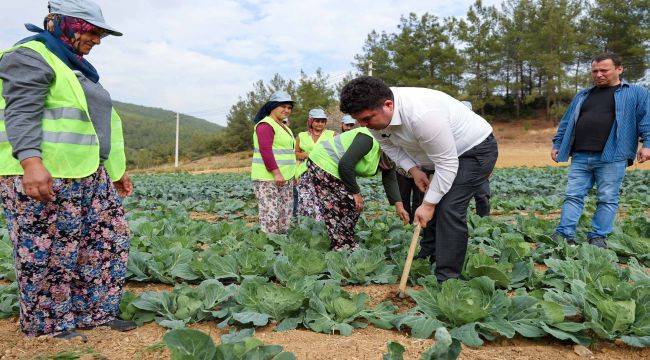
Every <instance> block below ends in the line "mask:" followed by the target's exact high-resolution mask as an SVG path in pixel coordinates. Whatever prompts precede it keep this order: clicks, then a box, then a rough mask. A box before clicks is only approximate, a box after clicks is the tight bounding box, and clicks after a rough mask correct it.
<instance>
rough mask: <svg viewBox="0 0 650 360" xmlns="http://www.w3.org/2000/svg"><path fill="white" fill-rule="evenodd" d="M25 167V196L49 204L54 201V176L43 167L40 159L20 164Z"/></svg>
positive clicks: (30, 159) (32, 158) (33, 158)
mask: <svg viewBox="0 0 650 360" xmlns="http://www.w3.org/2000/svg"><path fill="white" fill-rule="evenodd" d="M20 165H21V166H22V167H23V170H24V172H25V173H24V175H23V189H24V191H25V194H26V195H27V196H29V197H30V198H32V199H34V200H37V201H41V202H49V201H52V200H54V190H53V189H52V184H53V183H54V181H53V180H52V176H51V175H50V172H49V171H47V169H46V168H45V166H44V165H43V161H42V160H41V158H39V157H31V158H27V159H25V160H23V161H21V162H20Z"/></svg>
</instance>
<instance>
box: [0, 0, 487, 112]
mask: <svg viewBox="0 0 650 360" xmlns="http://www.w3.org/2000/svg"><path fill="white" fill-rule="evenodd" d="M95 1H96V2H97V3H99V4H100V5H101V6H102V9H103V13H104V16H105V18H106V20H107V22H108V23H109V24H111V25H113V26H115V27H116V28H118V29H120V30H121V31H122V32H124V34H125V35H124V36H123V37H121V38H114V37H109V38H106V39H104V40H103V41H104V42H103V44H102V45H101V46H99V47H97V48H96V49H94V50H93V53H91V55H90V56H89V57H88V59H89V60H90V61H91V62H92V63H93V64H94V65H95V66H96V67H97V68H98V69H99V70H100V75H101V76H102V83H103V84H104V86H105V87H106V88H107V89H108V90H109V91H110V92H111V94H112V96H113V98H114V99H116V100H121V101H127V102H133V103H137V104H143V105H148V106H156V107H163V108H167V109H173V110H178V111H182V112H187V113H195V114H197V115H199V116H203V117H205V118H207V119H208V120H211V121H215V122H218V123H221V124H224V123H225V115H226V114H227V111H228V109H229V107H230V105H232V103H233V102H234V101H236V99H237V97H239V96H240V95H243V94H245V93H246V92H247V91H249V90H250V88H251V85H252V84H253V82H255V81H257V80H259V79H265V80H266V79H270V78H271V77H272V76H273V74H275V73H280V74H282V75H283V76H285V77H288V78H297V77H298V75H299V72H300V70H301V69H304V70H305V71H306V72H307V73H311V72H313V71H315V69H316V68H318V67H320V68H322V69H323V70H324V71H325V72H326V73H330V74H340V73H343V72H346V71H349V70H352V66H351V62H352V61H353V60H354V59H353V57H354V55H355V54H356V53H358V52H359V51H360V49H361V47H362V46H363V42H364V40H365V38H366V35H367V34H368V33H369V32H370V31H371V30H373V29H375V30H379V31H382V30H387V31H392V30H394V29H395V27H396V25H397V23H398V21H399V18H400V16H401V15H405V14H408V13H409V12H416V13H418V14H422V13H424V12H427V11H428V12H429V13H432V14H435V15H436V16H438V17H440V18H444V17H447V16H463V15H464V13H465V12H466V10H467V8H468V7H469V5H470V4H471V3H472V2H473V1H472V0H436V1H421V0H420V1H417V0H403V1H399V2H394V1H390V0H374V1H372V0H360V1H343V0H318V1H316V0H312V1H310V0H302V1H299V0H247V1H234V0H220V1H211V0H111V1H108V0H95ZM484 3H485V4H494V3H497V1H496V0H491V1H484ZM46 5H47V1H45V0H20V1H14V0H11V1H7V0H5V1H2V3H1V4H0V23H2V24H3V31H2V32H1V33H0V46H1V47H2V48H6V47H9V46H10V45H11V44H13V43H14V42H15V41H17V40H19V39H21V38H22V37H24V36H27V35H28V33H27V32H26V31H24V29H23V27H22V24H23V23H26V22H32V23H35V24H37V25H40V24H41V22H42V19H43V16H44V15H45V13H46Z"/></svg>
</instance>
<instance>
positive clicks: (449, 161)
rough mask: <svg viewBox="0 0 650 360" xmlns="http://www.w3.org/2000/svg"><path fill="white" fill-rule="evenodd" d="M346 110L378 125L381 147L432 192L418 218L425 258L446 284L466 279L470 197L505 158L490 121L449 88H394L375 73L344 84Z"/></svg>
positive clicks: (364, 123)
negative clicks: (463, 276) (500, 154)
mask: <svg viewBox="0 0 650 360" xmlns="http://www.w3.org/2000/svg"><path fill="white" fill-rule="evenodd" d="M341 111H343V112H344V113H348V114H350V115H352V117H353V118H355V119H356V120H357V123H358V124H359V125H360V126H366V127H368V128H369V129H371V132H372V134H373V135H374V136H375V138H376V139H377V141H379V143H380V145H381V148H382V150H383V151H384V152H385V153H386V154H387V155H388V156H389V157H390V158H391V159H392V160H393V161H394V162H395V163H396V164H397V166H399V167H401V168H403V169H405V170H408V172H409V173H410V174H411V175H412V176H413V179H414V180H415V183H416V185H417V186H418V187H419V188H420V190H422V191H423V192H425V196H424V201H423V203H422V205H421V206H420V207H418V209H417V210H416V211H415V215H414V217H415V219H414V223H419V224H420V225H421V226H422V227H424V228H425V230H424V234H423V239H422V243H421V244H420V247H421V248H420V253H419V254H418V258H429V260H430V261H431V262H432V263H433V262H435V263H436V274H435V275H436V277H437V278H438V281H439V282H443V281H445V280H447V279H451V278H458V277H460V274H461V271H462V267H463V263H464V260H465V252H466V251H467V240H468V230H467V208H468V206H469V201H470V199H471V198H472V197H473V196H474V193H475V192H476V191H477V190H478V189H479V187H480V186H481V184H483V182H485V180H487V178H488V177H489V175H490V174H491V173H492V170H493V169H494V165H495V164H496V160H497V156H498V149H497V143H496V140H495V139H494V136H493V135H492V127H491V126H490V124H489V123H488V122H487V121H485V119H483V118H482V117H480V116H479V115H478V114H476V113H474V112H473V111H472V110H470V109H469V108H467V106H465V105H464V104H463V103H461V102H460V101H458V100H456V99H454V98H453V97H451V96H449V95H447V94H445V93H443V92H440V91H436V90H431V89H425V88H389V87H388V86H386V85H385V84H384V83H383V82H382V81H381V80H379V79H377V78H373V77H370V76H362V77H359V78H356V79H354V80H352V81H351V82H349V83H348V84H347V85H346V86H345V87H344V88H343V90H342V92H341ZM428 175H433V176H432V177H431V179H429V177H428Z"/></svg>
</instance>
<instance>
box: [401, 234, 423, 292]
mask: <svg viewBox="0 0 650 360" xmlns="http://www.w3.org/2000/svg"><path fill="white" fill-rule="evenodd" d="M421 230H422V227H421V226H420V224H419V223H418V224H417V226H416V227H415V230H414V231H413V238H412V239H411V246H410V247H409V253H408V256H407V257H406V263H404V271H403V272H402V279H401V280H400V282H399V293H400V295H402V296H403V295H406V293H405V292H406V282H407V281H408V278H409V272H411V264H412V263H413V255H415V248H417V247H418V240H419V238H420V231H421Z"/></svg>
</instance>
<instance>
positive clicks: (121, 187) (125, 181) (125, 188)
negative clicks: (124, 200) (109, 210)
mask: <svg viewBox="0 0 650 360" xmlns="http://www.w3.org/2000/svg"><path fill="white" fill-rule="evenodd" d="M113 185H115V189H116V190H117V193H118V194H120V196H121V197H127V196H131V194H133V183H132V182H131V178H130V177H129V175H127V174H126V173H124V175H122V178H121V179H119V180H117V181H115V182H113Z"/></svg>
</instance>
